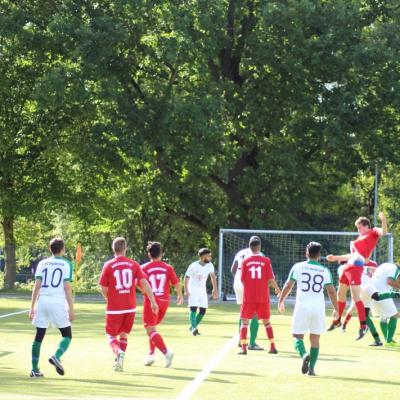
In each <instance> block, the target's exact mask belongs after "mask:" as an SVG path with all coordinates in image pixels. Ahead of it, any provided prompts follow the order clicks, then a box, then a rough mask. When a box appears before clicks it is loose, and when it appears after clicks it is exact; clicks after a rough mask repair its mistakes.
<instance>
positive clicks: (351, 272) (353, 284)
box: [326, 212, 388, 340]
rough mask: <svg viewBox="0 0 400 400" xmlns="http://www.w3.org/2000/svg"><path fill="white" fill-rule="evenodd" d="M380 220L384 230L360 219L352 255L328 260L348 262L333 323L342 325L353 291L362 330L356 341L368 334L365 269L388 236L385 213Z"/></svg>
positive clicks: (340, 282)
mask: <svg viewBox="0 0 400 400" xmlns="http://www.w3.org/2000/svg"><path fill="white" fill-rule="evenodd" d="M379 219H380V220H381V221H382V228H371V223H370V221H369V219H368V218H365V217H360V218H358V219H357V220H356V222H355V226H356V227H357V230H358V233H359V236H358V238H357V239H356V240H355V241H354V242H352V244H351V247H350V249H351V253H350V254H343V255H340V256H337V255H332V254H330V255H328V256H327V257H326V259H327V260H328V261H329V262H335V261H337V262H341V261H346V262H347V264H346V267H345V268H344V269H343V273H342V276H341V278H340V280H339V288H338V308H339V311H338V319H336V320H335V321H334V322H333V326H335V327H338V326H340V325H341V317H342V314H343V311H344V309H345V307H346V294H347V291H348V290H349V287H350V291H351V297H352V300H353V302H354V304H355V306H356V308H357V313H358V319H359V320H360V329H359V333H358V336H357V337H356V340H360V339H361V338H363V337H364V335H365V333H366V332H367V324H366V315H365V307H364V304H363V302H362V300H361V277H362V274H363V267H364V265H365V264H367V263H368V262H369V258H370V257H371V255H372V253H373V251H374V249H375V247H376V245H377V244H378V241H379V238H381V237H382V236H384V235H386V234H387V232H388V228H387V220H386V217H385V215H384V214H383V212H380V213H379Z"/></svg>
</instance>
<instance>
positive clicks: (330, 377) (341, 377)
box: [321, 376, 400, 386]
mask: <svg viewBox="0 0 400 400" xmlns="http://www.w3.org/2000/svg"><path fill="white" fill-rule="evenodd" d="M321 378H324V379H332V380H334V381H340V382H342V381H348V382H357V383H360V382H364V383H376V384H380V385H396V386H400V382H394V381H384V380H382V381H378V380H377V379H365V378H349V377H345V376H321Z"/></svg>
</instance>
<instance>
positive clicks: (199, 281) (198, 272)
mask: <svg viewBox="0 0 400 400" xmlns="http://www.w3.org/2000/svg"><path fill="white" fill-rule="evenodd" d="M211 273H214V265H213V264H212V263H207V264H205V265H201V264H200V262H199V261H195V262H194V263H192V264H190V265H189V268H188V269H187V271H186V273H185V276H187V277H188V278H189V284H188V289H189V293H191V292H194V291H204V292H205V291H206V282H207V278H208V275H210V274H211Z"/></svg>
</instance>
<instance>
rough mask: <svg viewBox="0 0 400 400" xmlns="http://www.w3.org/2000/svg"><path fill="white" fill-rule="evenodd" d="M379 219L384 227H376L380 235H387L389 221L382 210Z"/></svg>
mask: <svg viewBox="0 0 400 400" xmlns="http://www.w3.org/2000/svg"><path fill="white" fill-rule="evenodd" d="M379 219H380V220H381V222H382V228H376V230H377V231H378V233H379V236H385V235H386V234H387V233H388V223H387V219H386V215H385V214H384V213H383V212H382V211H381V212H380V213H379Z"/></svg>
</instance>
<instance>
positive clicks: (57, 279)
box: [29, 238, 75, 378]
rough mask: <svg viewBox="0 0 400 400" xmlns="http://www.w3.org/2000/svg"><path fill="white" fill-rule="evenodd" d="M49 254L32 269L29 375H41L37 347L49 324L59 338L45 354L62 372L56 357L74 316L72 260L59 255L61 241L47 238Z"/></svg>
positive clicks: (69, 334) (68, 336)
mask: <svg viewBox="0 0 400 400" xmlns="http://www.w3.org/2000/svg"><path fill="white" fill-rule="evenodd" d="M50 251H51V253H52V255H53V256H52V257H49V258H46V259H44V260H42V261H40V262H39V264H38V266H37V269H36V273H35V279H36V282H35V286H34V288H33V292H32V303H31V308H30V311H29V318H30V319H31V320H32V323H33V325H34V326H35V327H36V336H35V339H34V342H33V344H32V371H31V374H30V376H31V378H40V377H43V374H42V373H41V372H40V369H39V356H40V347H41V345H42V341H43V338H44V336H45V334H46V329H47V328H48V327H49V325H50V324H51V325H52V326H53V327H55V328H58V329H59V330H60V332H61V335H62V339H61V341H60V343H59V345H58V348H57V351H56V352H55V354H54V355H53V356H52V357H50V358H49V362H50V364H52V365H53V366H54V367H55V369H56V371H57V373H58V374H59V375H64V368H63V366H62V364H61V361H60V358H61V356H62V355H63V354H64V353H65V352H66V350H67V349H68V346H69V345H70V343H71V339H72V331H71V321H73V320H74V318H75V316H74V305H73V301H72V286H71V282H72V264H71V263H70V262H69V261H68V260H66V259H65V258H63V256H64V254H65V247H64V241H63V240H62V239H58V238H55V239H52V240H51V241H50Z"/></svg>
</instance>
